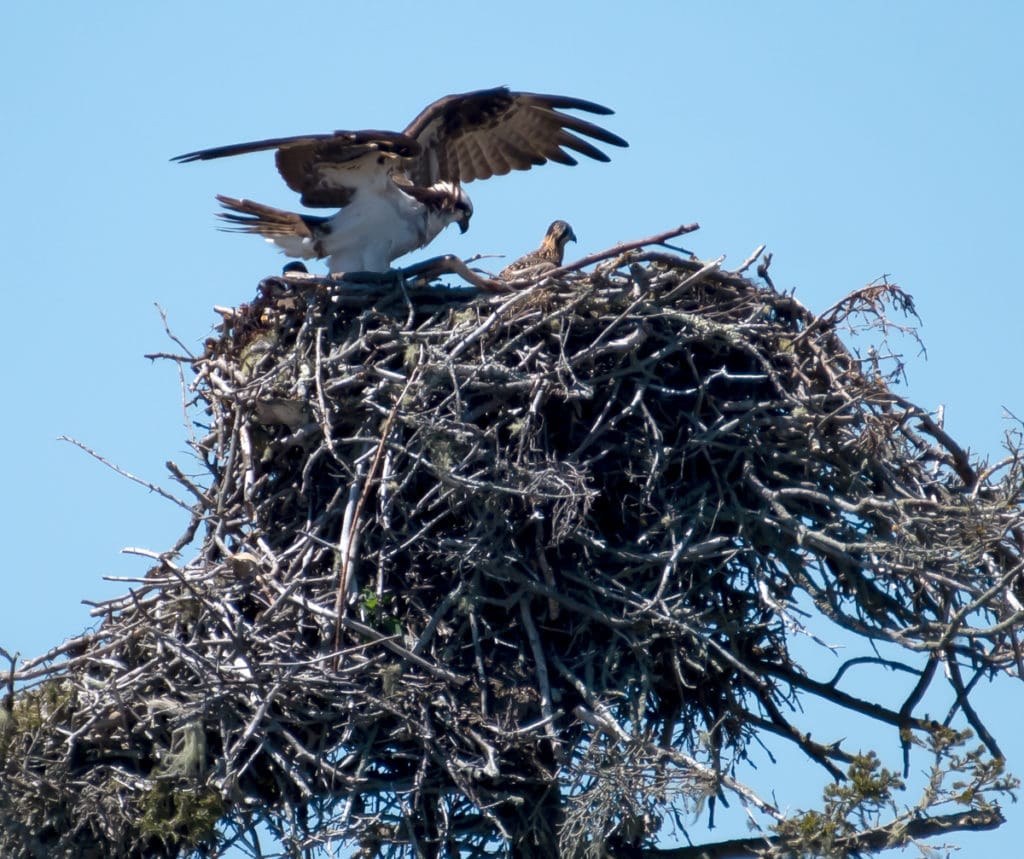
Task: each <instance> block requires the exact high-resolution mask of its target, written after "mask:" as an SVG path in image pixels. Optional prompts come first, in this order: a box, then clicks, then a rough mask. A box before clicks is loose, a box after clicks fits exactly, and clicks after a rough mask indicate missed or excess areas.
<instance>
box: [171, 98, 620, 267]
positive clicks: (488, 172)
mask: <svg viewBox="0 0 1024 859" xmlns="http://www.w3.org/2000/svg"><path fill="white" fill-rule="evenodd" d="M563 110H578V111H584V112H587V113H594V114H601V115H607V114H610V113H611V112H612V111H610V110H609V109H608V108H606V107H602V106H601V105H599V104H594V103H593V102H589V101H583V100H582V99H578V98H570V97H568V96H560V95H540V94H537V93H528V92H510V91H509V90H508V89H507V88H506V87H497V88H495V89H485V90H476V91H474V92H468V93H463V94H461V95H449V96H445V97H444V98H442V99H438V100H437V101H435V102H434V103H433V104H431V105H429V106H428V107H427V108H426V109H424V110H423V111H422V112H421V113H420V114H419V116H417V117H416V118H415V119H414V120H413V121H412V122H411V123H409V125H408V127H407V128H406V129H405V131H403V132H400V133H398V132H390V131H335V132H333V133H329V134H308V135H305V136H300V137H278V138H273V139H270V140H258V141H255V142H252V143H237V144H234V145H232V146H220V147H216V148H214V149H201V150H199V151H197V152H189V153H186V154H185V155H179V156H177V157H176V158H174V159H173V160H174V161H178V162H181V163H186V162H189V161H206V160H209V159H212V158H224V157H226V156H229V155H241V154H244V153H246V152H261V151H264V150H269V149H274V150H276V160H277V169H278V172H279V173H280V174H281V176H282V178H283V179H284V181H285V182H286V183H287V184H288V187H289V188H291V189H292V190H293V191H297V192H299V194H301V195H302V196H301V200H302V204H303V205H305V206H310V207H324V208H338V209H339V210H340V211H338V212H337V213H336V214H334V215H330V216H326V217H325V216H321V215H305V214H298V213H296V212H288V211H285V210H283V209H276V208H274V207H272V206H265V205H263V204H261V203H255V202H252V201H251V200H242V199H236V198H233V197H225V196H218V197H217V200H218V201H219V202H220V204H221V205H222V206H223V207H224V208H225V209H226V210H227V211H226V212H223V213H221V215H220V217H222V218H223V219H225V220H226V221H228V223H229V224H230V226H229V227H228V229H231V230H235V231H239V232H246V233H258V234H259V235H262V236H264V237H265V238H266V239H267V240H268V241H270V242H273V243H274V244H276V245H277V246H278V247H280V248H281V249H282V250H283V251H284V252H285V254H287V255H288V256H291V257H300V258H302V259H323V258H325V257H326V258H327V259H328V265H329V266H330V271H332V272H339V271H375V272H383V271H387V270H388V269H389V268H390V266H391V262H392V261H393V260H395V259H397V258H398V257H400V256H402V255H403V254H406V253H409V252H410V251H413V250H416V249H417V248H421V247H424V246H425V245H427V244H429V243H430V242H431V241H433V240H434V238H435V237H436V236H437V235H438V233H440V232H441V230H443V229H444V228H445V227H446V226H448V225H449V224H452V223H455V224H458V225H459V228H460V229H461V230H462V232H465V231H466V229H467V228H468V226H469V219H470V216H471V215H472V214H473V204H472V203H471V202H470V199H469V196H468V195H467V194H466V192H465V190H464V189H463V187H462V184H461V183H463V182H471V181H472V180H474V179H487V178H489V177H491V176H500V175H503V174H505V173H509V172H511V171H512V170H528V169H530V168H531V167H533V166H534V165H536V164H544V163H545V162H547V161H555V162H558V163H559V164H570V165H571V164H576V163H577V162H576V159H575V158H574V157H573V156H572V155H571V154H569V152H567V151H566V150H572V151H574V152H576V153H579V154H581V155H586V156H588V157H590V158H593V159H595V160H597V161H608V156H607V155H605V154H604V153H603V152H602V151H601V150H600V149H598V148H597V147H596V146H594V145H593V143H591V142H590V140H587V139H586V138H592V139H593V140H597V141H600V142H602V143H607V144H611V145H613V146H626V145H627V144H626V141H625V140H623V139H622V138H621V137H619V136H618V135H615V134H612V133H611V132H610V131H607V130H606V129H604V128H601V127H600V126H598V125H595V124H594V123H592V122H588V121H587V120H585V119H581V118H580V117H578V116H575V115H574V114H569V113H563V112H562V111H563Z"/></svg>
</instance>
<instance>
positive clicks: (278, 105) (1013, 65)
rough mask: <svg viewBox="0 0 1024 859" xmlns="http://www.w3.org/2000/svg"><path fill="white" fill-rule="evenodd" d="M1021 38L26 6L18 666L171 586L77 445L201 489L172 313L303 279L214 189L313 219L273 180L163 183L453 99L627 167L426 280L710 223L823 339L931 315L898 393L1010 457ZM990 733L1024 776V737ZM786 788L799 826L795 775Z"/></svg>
mask: <svg viewBox="0 0 1024 859" xmlns="http://www.w3.org/2000/svg"><path fill="white" fill-rule="evenodd" d="M1022 32H1024V5H1020V4H1017V3H1012V2H1001V3H1000V2H990V3H979V4H962V3H950V2H901V3H892V2H861V3H856V4H853V3H846V4H838V3H824V2H799V3H797V2H792V3H783V4H769V3H763V2H743V3H722V2H706V3H692V2H681V1H680V2H664V3H655V2H650V3H647V2H632V3H628V4H626V3H601V2H591V3H586V4H584V3H579V4H573V3H565V2H563V3H550V2H544V3H539V2H534V0H524V2H519V3H515V4H503V5H500V6H499V5H497V4H495V5H488V4H484V3H471V2H454V3H416V2H395V3H387V4H385V3H379V4H368V3H364V4H358V5H357V4H348V3H341V2H336V3H330V2H325V3H321V4H285V3H280V2H276V3H269V2H261V0H231V2H216V3H214V2H195V0H182V2H177V3H173V4H170V3H168V4H156V3H139V2H108V3H105V4H85V3H70V2H66V3H45V2H37V3H11V4H8V6H7V7H6V8H5V9H4V10H3V12H0V48H2V49H0V73H2V75H3V80H4V85H3V90H2V94H0V128H2V131H3V141H4V142H3V158H2V159H0V171H2V181H0V188H2V189H3V201H2V208H0V242H2V251H3V260H4V268H5V270H6V272H7V277H6V280H5V286H4V293H5V298H6V307H7V311H6V318H5V322H6V326H5V328H6V332H5V336H4V337H3V340H2V347H0V348H2V349H3V353H2V357H3V365H4V366H5V367H6V368H7V371H6V376H5V377H6V379H7V383H6V388H5V402H6V405H5V406H4V416H5V420H4V421H3V422H2V425H0V426H2V430H0V431H2V433H3V440H2V441H3V444H2V448H0V449H2V450H4V451H5V453H6V457H5V459H6V468H5V493H4V495H5V499H6V501H5V509H6V512H5V515H4V516H3V519H2V522H3V525H2V527H3V537H4V543H5V545H6V546H7V549H6V551H5V568H6V569H5V573H4V577H3V598H2V600H0V644H2V645H3V646H4V647H6V648H8V649H9V650H17V651H20V652H21V653H22V654H23V655H26V656H27V655H34V654H37V653H39V652H42V651H44V650H46V649H47V648H49V647H50V646H52V645H53V644H55V643H58V642H59V641H60V640H62V639H63V638H65V637H67V636H70V635H72V634H75V633H78V632H80V631H81V630H82V629H83V628H84V627H86V626H87V625H89V624H90V622H91V621H90V618H89V616H88V613H87V609H86V607H84V606H83V605H82V604H81V600H82V599H86V598H91V599H99V598H103V597H108V596H113V595H115V594H117V593H121V592H123V590H124V589H125V587H126V586H125V585H123V584H112V583H108V582H103V581H102V578H101V577H102V576H104V575H115V576H133V575H141V574H143V572H144V571H145V569H146V566H147V565H146V564H145V563H144V562H143V561H141V560H140V559H138V558H132V557H129V556H124V555H121V554H119V550H120V549H121V548H122V547H124V546H142V547H146V548H149V549H153V550H162V549H166V548H168V547H169V546H170V545H171V544H172V543H173V542H174V540H175V539H176V538H177V537H178V535H179V534H180V533H181V531H182V530H183V529H184V527H185V525H186V519H185V514H184V513H183V512H182V511H180V510H179V509H177V508H176V507H174V506H172V505H170V504H169V503H167V502H166V501H163V500H161V499H159V498H157V497H155V496H153V495H151V494H149V493H147V492H146V491H145V490H144V489H142V488H140V487H138V486H135V485H133V484H131V483H129V482H127V481H125V480H124V479H122V478H120V477H118V476H117V475H115V474H113V473H112V472H110V471H108V470H106V469H104V468H103V467H102V466H101V465H99V464H98V463H96V462H95V461H93V460H92V459H90V458H89V457H87V456H86V455H84V454H83V453H81V452H80V451H79V450H77V449H75V448H73V447H72V446H70V445H68V444H63V443H59V442H58V441H56V438H57V436H59V435H61V434H67V435H71V436H74V437H76V438H78V439H80V440H82V441H83V442H85V443H87V444H89V445H91V446H92V447H94V448H96V449H97V450H99V451H100V452H102V453H103V454H104V455H106V456H108V457H110V458H111V459H113V460H115V461H116V462H117V463H118V464H120V465H121V466H123V467H124V468H126V469H128V470H130V471H132V472H135V473H137V474H139V475H140V476H142V477H145V478H146V479H148V480H151V481H155V482H161V483H163V484H164V485H166V486H170V485H171V484H170V481H169V480H167V478H166V476H165V475H166V472H165V469H164V465H163V464H164V462H165V461H166V460H168V459H174V460H176V461H177V462H179V463H181V464H182V465H183V466H186V467H187V466H188V464H189V454H188V451H187V448H186V445H185V438H186V430H185V426H184V422H183V419H182V407H181V400H180V395H179V390H178V383H177V374H176V370H175V368H174V367H173V366H171V365H170V364H156V365H153V364H150V363H149V362H148V361H146V360H145V359H144V358H143V357H142V355H143V353H145V352H153V351H160V350H163V349H168V348H170V344H169V343H168V341H167V340H166V339H165V336H164V334H163V330H162V324H161V321H160V318H159V316H158V314H157V311H156V309H155V307H154V303H159V304H160V305H161V306H162V307H163V308H165V309H166V311H167V314H168V317H169V321H170V324H171V326H172V328H173V330H174V332H175V333H176V334H177V335H178V336H179V337H181V338H182V340H184V341H185V342H186V343H187V344H190V345H191V346H192V348H193V349H195V350H197V351H198V350H200V349H201V348H202V341H203V339H204V338H205V337H206V336H207V335H208V334H209V333H210V329H211V326H212V325H213V324H214V323H215V322H216V317H215V315H214V313H213V312H212V309H211V308H212V306H213V305H215V304H223V305H231V304H238V303H240V302H242V301H246V300H248V299H250V298H251V297H252V296H253V295H254V291H255V285H256V283H257V281H258V280H259V279H260V278H261V277H263V276H265V275H267V274H269V273H273V272H276V271H279V270H280V265H281V263H282V261H283V257H281V256H280V255H278V254H277V252H276V251H275V250H273V249H272V248H271V247H270V246H268V245H266V244H264V243H263V242H261V241H259V240H258V239H256V238H253V237H248V236H234V235H226V234H223V233H219V232H217V231H216V230H215V228H214V219H213V217H212V212H213V210H214V208H215V204H214V201H213V195H214V193H217V192H221V193H226V194H231V195H236V196H246V197H252V198H254V199H256V200H260V201H262V202H266V203H270V204H275V205H281V206H288V207H293V206H294V204H295V199H294V195H293V194H292V193H291V192H290V191H288V189H287V188H286V187H285V186H284V184H283V183H282V182H281V180H280V179H279V177H278V176H277V174H276V173H275V171H274V169H273V166H272V158H271V156H270V155H267V154H262V155H251V156H247V157H242V158H237V159H229V160H225V161H219V162H213V163H209V164H193V165H187V166H179V165H174V164H171V163H169V161H168V159H169V158H170V157H171V156H173V155H176V154H178V153H181V152H185V151H188V150H192V149H197V148H201V147H206V146H213V145H217V144H224V143H233V142H237V141H242V140H250V139H257V138H260V137H267V136H279V135H289V134H298V133H305V132H312V131H328V130H331V129H334V128H361V127H362V128H365V127H378V128H395V129H398V128H401V127H404V125H405V124H406V123H407V122H408V121H409V120H410V119H411V118H412V117H413V116H414V115H415V114H416V113H417V112H418V111H419V109H420V108H422V107H423V106H424V105H425V104H427V103H428V102H429V101H431V100H433V99H434V98H436V97H438V96H441V95H444V94H446V93H450V92H460V91H464V90H469V89H475V88H479V87H486V86H494V85H498V84H507V85H509V86H511V87H512V88H514V89H525V90H534V91H540V92H556V93H564V94H569V95H576V96H580V97H583V98H589V99H592V100H595V101H599V102H601V103H603V104H607V105H608V106H610V107H612V108H614V109H615V110H616V115H615V116H614V117H611V118H609V119H608V122H607V125H608V126H609V127H610V128H611V129H612V130H614V131H615V132H617V133H619V134H621V135H623V136H624V137H626V138H627V139H628V140H629V141H630V148H629V149H628V150H615V151H612V152H611V154H612V156H613V160H612V162H611V163H610V164H596V163H584V164H582V165H581V166H579V167H576V168H572V169H568V168H564V167H560V166H557V165H550V166H546V167H544V168H541V169H539V170H534V171H531V172H530V173H528V174H522V173H520V174H515V175H513V176H510V177H501V178H496V179H492V180H490V181H487V182H484V183H474V184H472V185H470V186H469V188H468V190H469V192H470V193H471V194H472V197H473V201H474V204H475V208H476V213H475V215H474V219H473V224H472V227H471V229H470V231H469V232H468V233H467V234H465V235H459V233H458V231H457V230H455V229H451V230H449V231H448V232H447V233H446V234H444V235H443V236H442V237H441V239H440V240H439V241H437V242H435V244H434V245H433V246H431V248H430V249H429V253H428V252H420V253H418V254H414V255H411V256H410V257H409V258H407V260H406V261H407V262H411V261H414V260H416V259H421V258H425V257H426V256H428V255H433V253H435V252H436V253H442V252H454V253H458V254H460V255H462V256H469V255H471V254H475V253H500V254H506V255H507V256H509V257H514V256H516V255H518V254H519V253H521V252H523V251H525V250H527V249H529V248H531V247H533V246H534V245H535V244H536V243H537V241H538V239H539V237H540V235H541V233H542V232H543V229H544V227H545V226H546V225H547V224H548V222H550V221H551V220H553V219H554V218H565V219H566V220H568V221H570V223H571V224H572V225H573V227H574V229H575V232H576V234H577V235H578V236H579V239H580V241H579V245H578V246H576V248H575V249H577V250H578V251H579V253H580V254H581V255H582V254H583V253H587V252H591V251H595V250H599V249H601V248H604V247H606V246H608V245H611V244H613V243H614V242H616V241H620V240H626V239H633V238H639V237H642V236H646V235H649V234H652V233H655V232H659V231H661V230H664V229H667V228H670V227H673V226H675V225H677V224H680V223H686V222H690V221H699V222H700V224H701V226H702V229H701V231H700V232H699V233H697V234H695V235H693V236H688V237H687V240H686V244H687V246H688V247H690V248H692V249H693V250H694V251H696V252H697V253H698V254H699V255H701V256H702V257H705V258H712V257H716V256H718V255H719V254H722V253H725V254H727V263H726V264H727V266H728V265H729V264H730V263H731V264H734V265H738V264H739V263H740V262H741V261H742V260H743V259H744V258H745V257H746V255H747V254H748V253H749V252H750V251H751V250H752V249H753V248H755V247H756V246H757V245H758V244H760V243H762V242H764V243H767V244H768V246H769V248H770V250H772V251H773V253H774V254H775V259H774V262H773V266H772V273H773V276H774V280H775V283H776V285H777V286H778V287H779V288H781V289H787V290H789V289H795V290H796V294H797V296H798V298H800V299H801V300H802V301H803V302H804V303H805V304H807V305H808V306H810V307H811V308H812V309H816V310H822V309H824V308H826V307H828V306H829V305H831V304H832V303H833V302H834V301H835V300H837V299H838V298H840V297H841V296H842V295H844V294H845V293H847V292H848V291H850V290H851V289H854V288H856V287H859V286H861V285H863V284H865V283H867V282H869V281H871V280H874V279H875V278H877V277H879V276H881V275H889V276H890V278H891V279H892V280H893V281H895V282H897V283H899V284H900V285H901V286H903V287H904V288H905V289H907V290H908V291H909V292H911V293H912V294H913V295H914V296H915V298H916V301H917V306H918V309H919V311H920V314H921V316H922V318H923V320H924V327H923V329H922V332H921V333H922V336H923V337H924V340H925V343H926V345H927V347H928V355H927V360H926V359H925V357H924V356H923V355H921V354H919V353H918V351H917V349H916V347H915V346H914V345H913V344H912V343H911V342H909V341H907V342H906V343H905V347H906V358H907V361H908V366H909V384H908V387H907V390H906V393H908V395H909V396H910V397H911V399H913V400H915V401H916V402H918V403H919V404H921V405H923V406H926V407H929V408H935V407H937V406H939V405H940V404H942V405H945V407H946V419H947V426H948V428H949V429H951V430H952V432H953V433H954V435H955V436H956V437H957V438H958V439H959V440H960V441H961V442H962V443H964V444H966V445H968V446H969V447H970V448H971V449H972V450H974V451H977V452H978V453H980V454H982V455H986V456H997V455H998V454H999V452H1000V441H1001V438H1002V434H1003V432H1004V431H1005V430H1006V429H1007V428H1009V424H1008V423H1007V422H1006V421H1005V420H1004V417H1003V409H1004V407H1006V408H1008V409H1010V410H1012V411H1014V412H1015V413H1017V414H1018V415H1022V416H1024V391H1022V390H1021V385H1020V383H1019V381H1018V380H1019V377H1020V374H1021V367H1022V365H1024V338H1022V336H1021V330H1020V327H1021V323H1020V320H1021V318H1022V316H1024V297H1022V290H1021V289H1020V287H1019V286H1018V284H1017V279H1018V275H1017V272H1016V270H1015V269H1016V265H1017V263H1018V260H1017V258H1016V253H1017V251H1018V249H1019V247H1020V244H1021V242H1020V239H1021V235H1022V233H1024V210H1022V204H1024V199H1022V198H1024V157H1022V154H1021V153H1022V151H1024V104H1022V100H1024V95H1022V93H1024V51H1022V49H1021V43H1020V38H1021V33H1022ZM496 265H497V266H500V262H499V263H497V264H496ZM1022 693H1024V689H1022V688H1021V687H1020V685H1019V684H1014V683H1013V682H1012V681H1011V682H1009V683H1007V684H1006V685H1005V686H1003V687H1002V689H1001V692H1000V693H999V697H998V699H997V700H1001V701H1003V702H1006V703H1005V708H1006V709H1007V710H1012V711H1019V710H1020V709H1021V704H1022V700H1024V697H1022ZM994 727H995V728H996V730H997V731H998V736H999V738H1000V739H1001V741H1002V742H1003V743H1004V745H1005V748H1006V750H1007V751H1008V753H1009V754H1010V766H1011V768H1012V769H1014V770H1015V771H1016V772H1017V773H1018V774H1024V740H1022V739H1020V732H1019V729H1018V727H1019V726H1017V725H1015V724H1014V723H1013V721H1012V719H1010V718H1008V719H1006V720H1005V723H1004V724H999V723H995V724H994ZM1000 728H1002V730H1000ZM884 742H885V743H886V744H887V746H888V747H889V750H890V751H891V749H892V748H894V747H895V741H894V739H893V738H886V739H885V741H884ZM918 765H919V767H925V766H926V765H927V762H926V761H924V760H921V761H919V762H918ZM815 777H817V774H816V773H815ZM793 778H794V780H802V779H803V776H802V774H799V773H796V774H794V775H793ZM775 787H776V790H777V792H778V796H779V799H780V800H784V799H785V794H786V788H787V787H788V785H787V784H786V778H781V779H780V778H778V777H777V776H776V777H775ZM1007 812H1008V814H1009V816H1010V818H1011V823H1010V824H1009V825H1007V826H1005V827H1004V828H1003V829H1002V830H1001V831H999V832H997V833H994V834H985V835H977V836H972V837H971V838H970V839H966V840H963V843H964V844H965V845H966V846H965V848H964V850H963V852H962V854H961V855H963V856H965V857H970V856H981V855H999V854H1002V855H1010V854H1012V853H1015V852H1017V848H1019V845H1020V843H1021V842H1022V841H1024V811H1021V810H1020V809H1018V808H1016V807H1009V808H1007ZM694 831H695V833H700V832H702V828H701V827H699V826H698V827H695V830H694Z"/></svg>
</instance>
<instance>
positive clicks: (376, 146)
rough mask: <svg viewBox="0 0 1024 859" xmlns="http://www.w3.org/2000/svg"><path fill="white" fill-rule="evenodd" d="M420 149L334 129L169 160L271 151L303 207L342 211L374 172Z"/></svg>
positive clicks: (384, 135) (389, 136) (394, 138)
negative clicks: (339, 209)
mask: <svg viewBox="0 0 1024 859" xmlns="http://www.w3.org/2000/svg"><path fill="white" fill-rule="evenodd" d="M420 148H421V147H420V144H419V143H417V142H416V141H415V140H413V139H411V138H410V137H407V136H406V135H404V134H396V133H394V132H391V131H376V130H368V131H335V132H333V133H331V134H306V135H302V136H299V137H274V138H271V139H269V140H256V141H253V142H251V143H235V144H232V145H230V146H217V147H214V148H213V149H200V150H198V151H196V152H187V153H185V154H184V155H178V156H176V157H175V158H172V159H171V160H172V161H177V162H179V163H181V164H187V163H188V162H190V161H208V160H210V159H212V158H227V157H228V156H231V155H244V154H245V153H248V152H264V151H266V150H269V149H275V150H277V152H276V155H275V160H276V162H277V170H278V172H279V173H280V174H281V177H282V178H283V179H284V181H285V182H287V183H288V187H289V188H291V189H292V190H293V191H298V192H299V193H300V194H301V195H302V203H303V205H305V206H331V207H336V208H340V207H342V206H345V205H346V204H347V203H348V202H349V201H350V200H351V199H352V194H353V193H354V192H355V190H356V189H357V188H358V187H359V186H360V185H362V184H365V183H367V182H369V181H372V178H373V175H374V174H376V173H378V172H381V171H383V172H386V171H388V170H390V169H391V167H392V166H393V165H394V164H395V163H396V161H398V160H400V159H401V160H405V159H409V158H412V157H414V156H416V155H418V154H419V153H420Z"/></svg>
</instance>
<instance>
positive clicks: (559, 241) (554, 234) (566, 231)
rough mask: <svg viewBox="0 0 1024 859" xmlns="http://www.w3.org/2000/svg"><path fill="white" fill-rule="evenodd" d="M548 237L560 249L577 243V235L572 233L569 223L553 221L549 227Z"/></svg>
mask: <svg viewBox="0 0 1024 859" xmlns="http://www.w3.org/2000/svg"><path fill="white" fill-rule="evenodd" d="M548 236H550V237H551V240H552V241H553V242H554V243H555V244H556V245H558V247H560V248H564V247H565V246H566V244H567V243H569V242H574V241H576V233H574V232H573V231H572V227H570V226H569V222H568V221H553V222H552V224H551V226H550V227H548Z"/></svg>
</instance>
